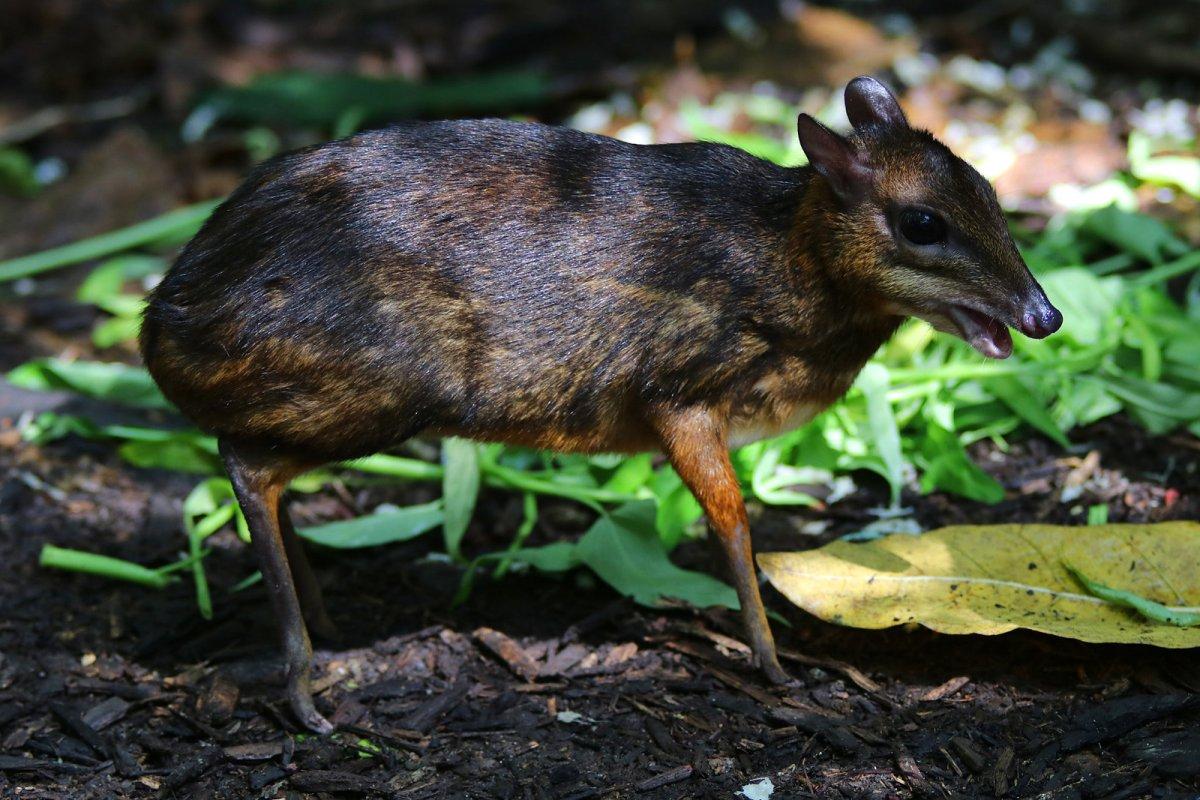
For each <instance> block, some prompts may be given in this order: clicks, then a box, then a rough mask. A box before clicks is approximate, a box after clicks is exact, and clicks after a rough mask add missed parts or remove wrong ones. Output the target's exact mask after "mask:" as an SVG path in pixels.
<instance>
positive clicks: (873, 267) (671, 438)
mask: <svg viewBox="0 0 1200 800" xmlns="http://www.w3.org/2000/svg"><path fill="white" fill-rule="evenodd" d="M856 84H859V82H856ZM874 86H876V87H877V88H875V89H872V88H871V87H870V86H867V87H866V88H865V89H864V85H862V84H859V85H858V88H857V89H853V85H852V90H851V91H849V92H848V97H851V96H853V97H856V98H857V101H856V103H855V104H853V105H852V106H851V107H850V110H851V111H852V113H853V116H854V118H855V119H856V120H858V122H856V124H857V125H858V128H857V129H856V132H855V134H854V136H853V137H852V138H851V140H850V141H846V140H844V139H841V138H839V137H836V136H834V135H833V134H832V133H830V132H828V131H826V130H825V129H823V128H821V127H820V126H816V123H815V122H812V121H811V120H807V121H806V119H807V118H804V117H802V118H801V121H800V123H801V129H800V130H801V139H802V143H803V144H804V145H805V148H806V151H809V153H810V156H812V158H813V162H814V167H815V169H814V168H809V167H804V168H792V169H787V168H782V167H777V166H774V165H772V164H768V163H766V162H763V161H760V160H758V159H755V158H753V157H751V156H749V155H747V154H745V153H742V152H740V151H736V150H734V149H732V148H728V147H723V146H721V145H712V144H692V145H665V146H656V147H637V146H634V145H628V144H623V143H620V142H616V141H614V140H611V139H606V138H604V137H596V136H589V135H586V134H581V133H577V132H573V131H566V130H562V129H556V128H548V127H545V126H539V125H528V124H518V123H508V122H499V121H476V122H459V123H425V124H413V125H407V126H400V127H396V128H393V129H389V130H386V131H376V132H371V133H365V134H361V135H358V136H355V137H352V138H350V139H347V140H343V141H340V142H333V143H330V144H327V145H321V146H318V147H314V148H309V149H307V150H303V151H299V152H297V153H293V154H288V155H285V156H282V157H280V158H278V159H275V160H273V161H271V162H268V163H267V164H264V165H263V166H261V167H259V168H258V169H257V170H256V171H255V172H254V174H253V175H251V176H250V178H249V179H248V180H247V181H246V183H245V184H244V185H243V186H242V187H241V188H240V189H239V190H238V191H237V192H235V193H234V195H233V196H232V197H231V198H230V199H229V200H228V201H227V202H226V203H225V204H223V205H222V206H221V207H220V208H219V209H218V210H217V211H216V212H215V213H214V214H213V217H212V218H211V219H210V220H209V222H208V223H207V224H206V225H205V227H204V229H203V230H202V231H201V232H200V234H199V235H197V237H196V238H195V239H194V240H193V241H192V242H191V244H189V246H188V247H187V249H186V250H185V251H184V253H183V255H182V256H181V257H180V259H179V261H178V262H177V263H176V264H175V266H174V267H173V268H172V270H171V271H170V273H169V274H168V275H167V276H166V278H165V279H164V280H163V282H162V283H161V284H160V285H159V287H157V288H156V289H155V291H154V292H153V293H152V294H151V296H150V299H149V304H148V309H147V313H146V318H145V324H144V326H143V333H142V349H143V353H144V355H145V359H146V363H147V366H148V368H149V369H150V372H151V374H152V375H153V376H154V378H155V379H156V380H157V382H158V384H159V386H161V387H162V390H163V392H164V393H165V394H166V396H167V397H168V398H169V399H171V400H172V401H173V402H174V403H175V404H176V405H178V406H179V408H180V409H181V410H182V411H183V412H184V413H185V414H187V415H188V416H189V417H191V418H192V419H194V420H195V421H196V422H197V423H198V424H199V425H200V426H201V427H203V428H205V429H206V430H209V431H211V432H213V433H215V434H216V435H217V436H218V437H219V438H220V441H221V444H222V453H223V455H224V456H225V459H226V463H227V465H228V467H229V470H230V474H231V476H232V477H233V478H234V483H235V486H237V487H238V492H239V499H241V500H242V502H243V506H250V507H252V508H253V514H252V515H250V517H251V519H252V521H251V528H252V531H253V533H254V538H255V539H256V541H258V542H259V543H260V546H259V548H258V549H259V558H260V563H262V564H263V571H264V574H265V575H267V576H268V586H269V588H270V589H271V591H272V601H273V603H275V606H276V611H277V614H278V615H279V617H280V619H281V620H282V621H283V624H284V631H285V645H286V647H287V652H288V659H289V661H288V664H289V671H290V676H291V677H290V683H289V692H290V696H291V699H292V703H293V707H294V708H295V709H296V710H297V713H299V714H300V715H301V716H302V718H303V719H304V720H305V721H306V724H309V725H310V726H311V727H314V728H315V729H319V730H326V729H327V728H328V724H327V723H325V722H324V720H323V719H321V718H320V716H319V715H318V714H316V712H315V711H314V710H313V707H312V702H311V698H309V697H308V693H307V659H308V655H307V654H308V644H307V637H306V636H304V635H303V630H302V626H300V623H299V622H298V620H299V619H300V617H301V615H302V614H303V616H304V617H306V618H308V619H309V621H310V623H311V622H312V620H313V619H314V618H322V617H323V611H322V610H321V607H320V601H319V598H316V599H315V600H314V598H313V597H312V595H313V592H314V591H315V588H314V587H315V585H314V584H313V581H312V580H311V574H308V575H307V577H306V573H305V570H306V567H304V566H303V565H297V564H296V561H297V560H302V553H300V551H299V549H298V548H297V547H295V546H294V543H293V544H289V543H288V541H289V531H290V524H289V523H288V522H287V519H286V512H282V511H277V510H276V507H277V503H276V498H277V496H278V493H279V492H280V490H281V488H282V486H283V484H284V482H285V481H286V480H287V479H288V477H289V476H291V475H292V474H294V472H295V471H296V470H297V469H301V468H304V467H308V466H313V465H316V464H319V463H323V462H327V461H332V460H336V459H344V458H350V457H354V456H361V455H366V454H368V453H371V452H375V451H378V450H382V449H386V448H388V447H391V446H393V445H396V444H398V443H400V442H403V441H404V440H405V439H407V438H409V437H412V436H414V435H418V434H434V435H457V436H465V437H470V438H475V439H481V440H490V441H500V442H508V443H512V444H519V445H526V446H530V447H538V448H546V449H552V450H559V451H580V452H599V451H619V452H636V451H643V450H661V451H663V452H665V453H666V454H667V455H668V457H669V458H670V459H671V462H672V464H673V465H674V466H675V468H676V470H677V471H678V472H679V474H680V476H681V477H682V479H683V480H684V482H685V483H686V484H687V486H688V487H689V488H690V489H691V490H692V492H693V493H694V494H695V496H696V497H697V499H698V500H699V501H700V503H701V504H702V505H703V507H704V509H705V511H706V512H707V514H708V517H709V521H710V523H711V525H712V528H713V530H714V532H715V534H716V539H717V541H718V543H719V544H720V546H721V549H722V552H723V553H724V555H725V557H726V559H727V562H728V564H729V566H730V571H731V574H732V576H733V580H734V583H735V586H736V588H737V591H738V596H739V598H740V600H741V603H742V613H743V618H744V621H745V625H746V631H747V635H748V637H749V638H750V641H751V644H752V646H753V650H754V654H755V658H756V660H757V661H758V663H759V664H760V665H761V666H762V667H763V668H764V669H765V670H766V671H767V673H768V675H769V676H770V677H772V678H774V679H783V678H784V675H783V672H782V670H780V669H779V665H778V662H777V661H776V658H775V654H774V644H773V641H772V639H771V634H770V630H769V628H768V626H767V623H766V617H765V614H764V611H763V607H762V602H761V599H760V598H759V594H758V588H757V584H756V582H755V580H754V567H753V563H752V561H751V553H750V539H749V525H748V522H747V518H746V510H745V507H744V505H743V503H742V499H741V494H740V491H739V487H738V483H737V479H736V477H735V476H734V473H733V469H732V467H731V465H730V462H729V457H728V452H727V448H728V445H729V441H730V437H731V436H738V437H741V436H743V435H748V436H765V435H770V434H772V433H775V432H778V431H779V430H782V429H785V428H787V427H788V426H792V425H796V424H801V423H803V422H804V421H805V420H806V419H807V418H809V417H810V416H811V415H812V414H813V413H815V412H816V411H818V410H820V409H822V408H824V407H826V406H828V405H829V404H830V403H833V402H834V401H836V400H837V399H838V398H839V397H840V396H841V395H842V394H843V393H844V392H845V391H846V390H847V388H848V387H849V386H850V384H851V383H852V381H853V380H854V377H855V375H856V374H857V373H858V371H859V369H860V368H861V367H862V365H863V364H864V363H865V362H866V360H867V359H868V358H869V357H870V356H871V355H872V353H874V352H875V350H876V349H877V348H878V347H879V346H880V345H881V344H882V343H883V342H884V341H885V340H886V339H887V338H888V337H889V336H890V335H891V334H892V332H893V331H894V330H895V329H896V327H897V325H899V323H900V321H901V318H902V314H905V313H922V312H923V311H928V310H929V309H937V308H940V306H939V303H941V302H942V295H946V296H951V297H954V296H963V297H968V298H972V302H975V301H978V302H982V303H989V304H992V305H996V304H998V303H1002V302H1008V301H1007V300H1005V299H1004V298H1005V297H1008V296H1009V295H1012V296H1016V295H1015V294H1014V292H1015V293H1019V292H1020V291H1025V290H1026V289H1028V287H1029V286H1030V285H1032V286H1036V284H1034V283H1032V278H1030V277H1029V276H1028V270H1026V269H1025V268H1024V264H1023V263H1021V262H1020V257H1019V256H1017V255H1016V250H1015V248H1014V247H1013V246H1012V242H1011V240H1010V239H1009V238H1008V235H1007V232H1006V231H1005V229H1004V221H1003V218H1002V216H1001V215H1000V213H999V209H998V206H996V203H995V198H994V194H993V193H991V190H990V188H989V187H987V185H986V183H984V182H983V181H982V179H980V178H979V177H978V175H977V174H975V173H974V172H973V171H971V170H970V168H969V167H967V166H966V165H965V164H963V163H962V162H961V161H959V160H958V159H956V158H954V156H953V155H952V154H950V153H949V151H948V150H946V149H945V148H944V147H943V146H942V145H940V144H938V143H936V142H935V141H934V140H933V139H932V137H929V136H928V135H927V134H924V133H922V132H918V131H912V130H911V129H909V128H908V127H907V125H906V124H901V123H902V121H903V115H902V113H901V112H900V111H899V107H898V106H895V101H894V99H891V98H890V95H886V90H882V87H878V85H874ZM879 91H882V92H883V93H884V95H886V97H885V96H884V95H879V94H878V92H879ZM872 92H874V94H872ZM889 103H890V105H889ZM814 126H815V127H814ZM806 137H807V138H806ZM909 202H919V203H922V204H925V205H933V206H935V207H937V208H941V209H946V211H945V212H944V213H946V214H953V215H954V221H955V223H956V225H957V227H956V228H955V232H956V233H955V237H956V238H955V239H954V242H953V245H954V246H953V247H949V246H947V248H946V249H945V251H944V253H943V255H942V257H939V258H934V259H933V260H932V261H931V257H930V256H929V252H930V251H929V250H928V248H927V249H926V250H914V249H913V248H911V247H908V246H907V245H905V244H904V243H903V242H902V241H901V240H900V239H899V238H898V234H897V233H896V231H895V230H894V211H895V207H896V204H904V203H909ZM1039 291H1040V290H1039ZM980 298H982V299H980ZM998 298H999V299H998ZM1043 299H1044V297H1043ZM989 307H990V306H989ZM930 313H933V312H930ZM291 538H294V537H291ZM264 542H265V544H263V543H264ZM281 548H284V549H286V554H283V553H284V551H283V549H281ZM289 562H290V563H291V570H292V572H291V574H290V575H289V574H288V573H287V570H286V567H287V565H288V564H289ZM268 573H269V574H268ZM298 591H299V593H300V595H301V596H300V597H299V598H298V597H297V592H298ZM305 595H307V596H305ZM297 626H300V627H301V629H300V630H297Z"/></svg>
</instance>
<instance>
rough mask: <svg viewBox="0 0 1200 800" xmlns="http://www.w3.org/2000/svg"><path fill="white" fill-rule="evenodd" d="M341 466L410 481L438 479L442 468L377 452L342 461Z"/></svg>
mask: <svg viewBox="0 0 1200 800" xmlns="http://www.w3.org/2000/svg"><path fill="white" fill-rule="evenodd" d="M342 466H343V467H348V468H350V469H356V470H358V471H359V472H369V473H371V474H373V475H388V476H390V477H393V478H405V479H407V480H411V481H440V480H441V479H442V475H443V470H442V467H441V465H440V464H431V463H429V462H428V461H420V460H418V459H415V458H402V457H400V456H391V455H387V454H385V453H378V454H376V455H373V456H367V457H366V458H357V459H355V460H353V461H344V462H342Z"/></svg>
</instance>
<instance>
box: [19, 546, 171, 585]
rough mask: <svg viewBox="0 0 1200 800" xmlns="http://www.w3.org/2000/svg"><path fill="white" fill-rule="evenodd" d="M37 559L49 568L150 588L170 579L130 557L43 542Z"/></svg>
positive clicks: (165, 583)
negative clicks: (123, 557) (127, 558)
mask: <svg viewBox="0 0 1200 800" xmlns="http://www.w3.org/2000/svg"><path fill="white" fill-rule="evenodd" d="M38 563H39V564H41V565H42V566H43V567H49V568H51V569H62V570H68V571H70V572H83V573H86V574H88V575H100V576H101V577H105V578H112V579H114V580H119V581H129V582H130V583H137V584H140V585H142V586H149V587H150V588H151V589H162V588H163V587H164V586H166V585H167V584H168V583H170V582H171V579H170V577H168V576H167V575H165V574H162V573H161V572H159V571H158V570H153V569H150V568H148V567H143V566H142V565H141V564H135V563H133V562H132V561H124V560H122V559H119V558H112V557H111V556H102V555H99V554H97V553H85V552H83V551H81V550H71V549H68V548H66V547H55V546H54V545H52V544H46V545H42V554H41V556H40V557H39V558H38Z"/></svg>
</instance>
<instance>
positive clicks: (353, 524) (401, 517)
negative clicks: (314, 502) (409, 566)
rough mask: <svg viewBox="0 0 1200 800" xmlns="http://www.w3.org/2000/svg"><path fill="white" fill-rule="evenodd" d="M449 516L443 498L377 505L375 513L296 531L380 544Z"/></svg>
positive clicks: (345, 544)
mask: <svg viewBox="0 0 1200 800" xmlns="http://www.w3.org/2000/svg"><path fill="white" fill-rule="evenodd" d="M444 519H445V515H444V514H443V512H442V501H441V500H435V501H433V502H432V503H424V504H422V505H416V506H408V507H406V508H399V509H388V510H384V509H377V510H376V511H375V513H374V514H368V515H366V516H363V517H357V518H355V519H349V520H345V521H339V522H329V523H326V524H324V525H314V526H312V527H308V528H300V529H298V530H297V531H296V533H298V534H299V535H300V536H302V537H304V538H305V539H308V540H309V541H310V542H316V543H317V544H320V545H324V546H325V547H336V548H339V549H350V548H356V547H376V546H378V545H381V544H389V543H391V542H406V541H408V540H409V539H415V538H416V537H418V536H420V535H421V534H423V533H425V532H426V531H430V530H433V529H434V528H436V527H437V526H438V525H441V524H442V523H443V521H444Z"/></svg>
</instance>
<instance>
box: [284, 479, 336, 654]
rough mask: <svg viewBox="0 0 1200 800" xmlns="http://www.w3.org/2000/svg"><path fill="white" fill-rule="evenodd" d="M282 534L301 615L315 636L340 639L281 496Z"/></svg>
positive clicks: (302, 544) (285, 502)
mask: <svg viewBox="0 0 1200 800" xmlns="http://www.w3.org/2000/svg"><path fill="white" fill-rule="evenodd" d="M276 513H277V515H278V518H279V533H280V537H281V538H282V539H283V549H284V552H285V553H286V554H287V560H288V566H290V567H291V571H292V583H294V584H295V586H296V596H297V599H299V601H300V614H301V616H302V617H303V618H304V624H305V625H307V626H308V630H309V632H310V633H311V634H313V635H314V636H317V637H319V638H321V639H327V640H331V641H332V640H336V639H337V638H338V629H337V626H336V625H334V624H333V620H331V619H330V618H329V614H328V613H327V612H326V611H325V600H324V598H322V597H321V585H320V584H319V583H318V582H317V576H316V575H314V574H313V571H312V567H311V566H310V565H309V563H308V554H307V553H305V552H304V543H303V542H301V541H300V537H299V536H297V535H296V529H295V528H294V527H293V526H292V517H291V515H290V514H288V510H287V501H286V500H285V499H284V498H283V497H282V495H281V496H280V498H279V505H278V511H277V512H276Z"/></svg>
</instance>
